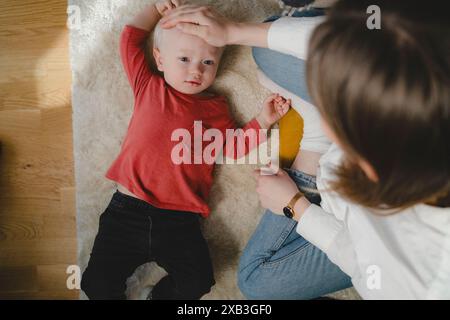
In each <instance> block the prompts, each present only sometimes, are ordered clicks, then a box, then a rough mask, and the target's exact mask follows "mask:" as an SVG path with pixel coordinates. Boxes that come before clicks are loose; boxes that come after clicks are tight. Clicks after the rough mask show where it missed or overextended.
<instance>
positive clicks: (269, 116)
mask: <svg viewBox="0 0 450 320" xmlns="http://www.w3.org/2000/svg"><path fill="white" fill-rule="evenodd" d="M290 108H291V100H290V99H289V100H286V99H285V98H283V97H282V96H280V95H279V94H277V93H274V94H272V95H271V96H269V97H268V98H267V99H266V100H265V101H264V103H263V108H262V110H261V112H260V114H259V115H258V116H257V117H256V120H258V122H259V124H260V126H261V127H262V128H263V129H269V128H270V127H271V126H272V125H273V124H275V123H276V122H278V121H279V120H280V119H281V118H283V117H284V116H285V115H286V113H287V112H288V111H289V109H290Z"/></svg>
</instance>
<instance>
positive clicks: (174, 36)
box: [153, 28, 223, 94]
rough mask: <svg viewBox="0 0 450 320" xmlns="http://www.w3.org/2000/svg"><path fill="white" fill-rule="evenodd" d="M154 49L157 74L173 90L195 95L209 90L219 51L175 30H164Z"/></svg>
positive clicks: (218, 59) (219, 56) (213, 77)
mask: <svg viewBox="0 0 450 320" xmlns="http://www.w3.org/2000/svg"><path fill="white" fill-rule="evenodd" d="M158 47H159V48H155V49H154V50H153V54H154V57H155V60H156V64H157V66H158V69H159V71H161V72H164V79H165V80H166V82H167V83H168V84H169V85H170V86H171V87H173V88H174V89H176V90H178V91H180V92H182V93H185V94H198V93H201V92H202V91H204V90H206V89H207V88H209V87H210V86H211V85H212V84H213V82H214V80H215V78H216V74H217V69H218V67H219V62H220V58H221V55H222V51H223V50H222V49H221V48H217V47H213V46H211V45H209V44H207V43H206V42H205V41H203V40H202V39H200V38H198V37H195V36H191V35H188V34H185V33H182V32H181V31H179V30H178V29H176V28H173V29H169V30H164V31H163V33H162V38H161V43H160V44H159V45H158Z"/></svg>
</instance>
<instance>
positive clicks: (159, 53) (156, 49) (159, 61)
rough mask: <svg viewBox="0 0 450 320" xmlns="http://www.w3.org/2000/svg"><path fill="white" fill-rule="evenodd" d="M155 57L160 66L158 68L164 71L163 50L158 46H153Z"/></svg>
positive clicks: (157, 64)
mask: <svg viewBox="0 0 450 320" xmlns="http://www.w3.org/2000/svg"><path fill="white" fill-rule="evenodd" d="M153 57H154V58H155V62H156V66H157V67H158V70H159V71H161V72H164V67H163V61H162V60H163V59H162V57H161V52H160V51H159V49H158V48H153Z"/></svg>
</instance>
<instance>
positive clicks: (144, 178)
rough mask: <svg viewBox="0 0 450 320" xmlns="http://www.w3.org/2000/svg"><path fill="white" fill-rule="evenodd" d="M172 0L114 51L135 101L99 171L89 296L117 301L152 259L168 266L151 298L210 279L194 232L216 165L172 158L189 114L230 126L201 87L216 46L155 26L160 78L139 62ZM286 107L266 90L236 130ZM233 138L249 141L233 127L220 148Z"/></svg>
mask: <svg viewBox="0 0 450 320" xmlns="http://www.w3.org/2000/svg"><path fill="white" fill-rule="evenodd" d="M178 5H179V2H178V1H176V0H172V1H169V0H167V1H159V2H157V3H156V4H155V5H152V6H149V7H147V8H146V9H145V10H144V11H143V12H142V13H140V14H139V15H138V16H137V17H136V18H135V19H134V20H133V22H132V23H131V24H129V25H127V26H126V27H125V28H124V30H123V32H122V36H121V41H120V53H121V58H122V63H123V66H124V69H125V73H126V75H127V77H128V80H129V83H130V85H131V87H132V89H133V93H134V98H135V104H134V111H133V116H132V119H131V121H130V124H129V127H128V132H127V135H126V138H125V140H124V142H123V145H122V149H121V152H120V154H119V156H118V157H117V159H116V160H115V161H114V163H113V164H112V166H111V167H110V169H109V170H108V172H107V174H106V177H107V178H108V179H111V180H113V181H115V182H116V183H117V184H118V191H117V192H116V193H115V194H114V196H113V198H112V200H111V202H110V204H109V206H108V207H107V209H106V210H105V212H104V213H103V214H102V215H101V216H100V222H99V230H98V234H97V236H96V239H95V242H94V246H93V249H92V253H91V257H90V261H89V264H88V267H87V268H86V270H85V272H84V273H83V277H82V282H81V288H82V289H83V291H84V292H85V293H86V294H87V296H88V297H89V298H90V299H124V298H125V293H124V292H125V289H126V279H127V278H128V277H129V276H130V275H131V274H133V272H134V271H135V269H136V268H137V267H138V266H140V265H142V264H144V263H147V262H150V261H155V262H156V263H157V264H158V265H159V266H161V267H162V268H164V269H165V270H166V271H167V273H168V275H167V276H166V277H164V278H163V279H161V281H159V282H158V283H157V284H156V285H155V286H154V287H153V289H152V291H151V293H150V295H149V298H151V299H186V300H191V299H200V298H201V297H202V296H203V295H204V294H206V293H208V292H209V291H210V289H211V287H212V286H213V285H214V283H215V282H214V275H213V268H212V263H211V259H210V255H209V251H208V246H207V243H206V241H205V239H204V237H203V235H202V233H201V230H200V218H201V217H203V218H206V217H207V216H208V215H209V213H210V210H209V207H208V205H207V199H208V195H209V192H210V189H211V185H212V173H213V167H214V164H208V163H203V162H202V163H195V164H186V163H181V164H177V163H175V162H174V161H173V157H172V154H173V149H174V147H175V146H176V142H174V141H173V139H172V134H173V132H175V131H176V130H179V129H185V130H188V131H189V132H194V122H196V121H201V123H202V126H203V129H204V130H207V129H216V130H219V131H220V132H221V133H223V135H224V136H226V134H225V132H226V130H227V129H236V127H235V124H234V121H233V119H232V118H231V116H230V114H229V111H228V107H227V103H226V100H225V98H223V97H220V96H215V95H212V94H208V93H207V92H206V91H205V90H206V89H208V88H209V87H210V86H211V85H212V84H213V82H214V80H215V78H216V73H217V69H218V66H219V62H220V59H221V55H222V52H223V50H222V49H221V48H216V47H212V46H210V45H208V44H207V43H206V42H204V41H203V40H201V39H200V38H197V37H194V36H190V35H186V34H183V33H181V32H180V31H178V30H177V29H176V28H175V29H170V30H162V29H160V28H157V30H156V32H155V39H154V40H155V41H154V49H153V56H154V58H155V62H156V66H157V68H158V69H159V71H161V72H163V74H164V77H161V76H159V75H158V74H156V73H154V72H152V71H151V70H150V69H149V67H148V65H147V63H146V59H145V44H146V40H147V38H148V36H149V34H150V32H151V31H152V30H153V29H154V28H155V26H156V25H157V23H158V21H159V20H160V18H161V17H162V16H163V15H164V14H165V13H167V12H168V11H169V10H172V9H174V8H175V7H177V6H178ZM289 107H290V102H289V101H285V100H284V99H283V98H281V97H280V96H279V95H272V96H270V97H269V98H267V99H266V101H265V102H264V106H263V108H262V111H261V113H260V114H259V115H258V116H257V117H256V118H255V119H253V120H252V121H250V122H249V123H248V124H247V125H246V126H245V127H244V128H243V132H244V133H245V132H247V131H248V130H261V129H269V128H270V126H272V125H273V124H274V123H275V122H277V121H278V120H279V119H280V118H281V117H283V116H284V115H285V114H286V112H287V111H288V109H289ZM258 140H259V141H257V143H260V142H262V141H263V140H264V138H263V139H258ZM238 142H239V143H243V144H244V145H245V152H244V153H248V152H249V151H250V150H251V148H252V147H254V146H251V145H250V144H249V143H247V142H246V141H245V135H244V134H240V135H237V136H235V137H234V138H233V139H232V141H231V142H230V141H228V140H227V141H226V145H225V146H224V147H225V150H228V149H229V148H228V147H227V146H228V145H229V144H232V145H233V147H234V145H235V144H236V143H238ZM232 150H235V148H232ZM184 151H186V150H184ZM225 153H226V154H227V155H229V154H230V152H228V151H225ZM231 155H232V156H233V157H235V158H236V157H238V156H241V155H240V154H239V153H236V152H233V153H232V154H231Z"/></svg>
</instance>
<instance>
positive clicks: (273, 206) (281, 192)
mask: <svg viewBox="0 0 450 320" xmlns="http://www.w3.org/2000/svg"><path fill="white" fill-rule="evenodd" d="M265 169H266V170H264V169H262V170H261V169H258V170H255V172H254V175H255V177H256V181H257V187H256V192H257V193H258V194H259V199H260V201H261V205H262V206H263V207H264V208H267V209H269V210H270V211H272V212H273V213H276V214H280V215H283V214H284V213H283V208H284V207H286V206H287V205H288V204H289V201H291V200H292V198H293V197H294V196H295V195H296V194H297V192H298V191H299V190H298V188H297V185H296V184H295V182H294V181H293V180H292V179H291V177H289V175H288V174H287V172H286V171H284V170H281V169H279V170H278V172H277V173H276V174H273V175H264V174H262V173H261V172H267V170H272V171H273V170H274V168H265Z"/></svg>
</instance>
